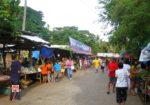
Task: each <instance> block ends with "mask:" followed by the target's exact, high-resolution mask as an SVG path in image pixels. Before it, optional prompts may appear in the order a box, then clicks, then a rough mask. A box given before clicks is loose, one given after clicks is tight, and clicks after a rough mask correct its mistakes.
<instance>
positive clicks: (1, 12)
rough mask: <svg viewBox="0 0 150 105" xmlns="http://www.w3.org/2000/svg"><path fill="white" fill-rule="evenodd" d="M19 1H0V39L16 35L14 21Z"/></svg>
mask: <svg viewBox="0 0 150 105" xmlns="http://www.w3.org/2000/svg"><path fill="white" fill-rule="evenodd" d="M19 3H20V0H0V38H1V39H2V38H4V37H6V38H8V37H13V36H16V35H17V30H16V21H17V20H18V18H17V15H18V13H19V6H18V5H19Z"/></svg>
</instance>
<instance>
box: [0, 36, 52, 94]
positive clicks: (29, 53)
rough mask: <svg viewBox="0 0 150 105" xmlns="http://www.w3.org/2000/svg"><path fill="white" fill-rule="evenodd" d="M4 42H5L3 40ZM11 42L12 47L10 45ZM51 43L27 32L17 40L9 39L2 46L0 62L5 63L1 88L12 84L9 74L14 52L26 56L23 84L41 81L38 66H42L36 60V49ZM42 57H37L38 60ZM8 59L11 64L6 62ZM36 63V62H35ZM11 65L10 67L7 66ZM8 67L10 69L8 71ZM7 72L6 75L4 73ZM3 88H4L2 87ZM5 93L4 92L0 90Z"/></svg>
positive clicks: (1, 77)
mask: <svg viewBox="0 0 150 105" xmlns="http://www.w3.org/2000/svg"><path fill="white" fill-rule="evenodd" d="M2 43H4V42H2ZM9 44H11V47H10V46H8V45H9ZM45 44H46V45H48V46H49V45H50V44H49V42H47V41H45V40H43V39H41V38H40V37H38V36H37V35H35V34H34V35H33V34H30V33H29V34H28V33H25V34H23V35H21V36H19V37H18V38H17V40H16V41H14V40H13V41H9V43H8V44H7V43H5V44H4V45H3V46H2V47H1V49H0V50H1V52H2V57H3V58H2V57H1V60H0V62H3V63H4V62H5V64H3V65H2V67H1V68H2V69H3V70H2V71H0V74H1V75H0V90H3V89H5V90H6V89H7V87H8V86H9V85H10V84H8V83H9V78H10V77H9V74H10V65H11V62H12V60H11V59H10V58H11V56H12V54H14V53H15V54H17V55H18V56H21V57H23V58H24V61H25V60H26V61H25V63H24V64H22V69H21V80H20V81H21V84H23V85H26V86H28V85H30V84H31V83H33V82H34V81H35V80H36V81H37V80H38V81H39V82H41V73H40V71H39V70H38V67H40V65H41V64H38V63H36V62H34V61H35V59H36V58H35V56H34V51H35V50H37V51H39V52H40V49H41V47H42V46H43V45H45ZM2 50H3V51H2ZM7 54H9V57H7ZM39 59H40V58H38V59H36V61H38V60H39ZM6 61H9V63H10V65H8V64H7V63H6ZM33 63H34V64H33ZM7 66H9V67H7ZM6 67H7V68H8V69H9V70H7V71H8V72H6ZM4 74H5V75H4ZM2 88H3V89H2ZM0 93H3V92H0Z"/></svg>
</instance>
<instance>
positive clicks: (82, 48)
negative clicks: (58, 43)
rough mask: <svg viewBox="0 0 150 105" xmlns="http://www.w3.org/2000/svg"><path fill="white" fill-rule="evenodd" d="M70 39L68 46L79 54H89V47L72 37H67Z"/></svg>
mask: <svg viewBox="0 0 150 105" xmlns="http://www.w3.org/2000/svg"><path fill="white" fill-rule="evenodd" d="M69 41H70V47H71V48H72V50H73V51H74V52H76V53H81V54H91V51H92V49H91V47H89V46H87V45H85V44H83V43H81V42H79V41H77V40H75V39H73V38H71V37H70V38H69Z"/></svg>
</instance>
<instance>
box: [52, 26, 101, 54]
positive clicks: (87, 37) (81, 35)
mask: <svg viewBox="0 0 150 105" xmlns="http://www.w3.org/2000/svg"><path fill="white" fill-rule="evenodd" d="M69 37H72V38H75V39H77V40H79V41H80V42H82V43H85V44H87V45H89V46H90V47H92V50H93V52H94V53H96V52H98V51H100V49H99V38H97V37H96V36H95V35H94V34H91V33H90V32H89V31H86V30H78V28H77V27H62V28H61V27H59V28H55V29H54V30H53V31H52V32H51V43H52V44H62V45H64V44H67V45H68V44H69Z"/></svg>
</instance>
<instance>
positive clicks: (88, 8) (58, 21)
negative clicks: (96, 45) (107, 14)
mask: <svg viewBox="0 0 150 105" xmlns="http://www.w3.org/2000/svg"><path fill="white" fill-rule="evenodd" d="M20 5H24V0H21V4H20ZM27 5H28V6H29V7H31V8H33V9H35V10H38V11H42V12H43V14H44V21H46V22H47V24H49V25H50V28H51V29H52V28H54V27H63V26H77V27H78V28H79V29H80V30H89V31H90V32H91V33H94V34H96V35H99V36H100V38H101V39H103V40H106V39H107V37H106V36H104V33H105V32H107V31H108V30H110V28H107V29H106V28H104V27H103V26H104V25H103V23H100V22H99V19H100V18H99V15H98V14H99V13H100V10H98V9H97V8H98V6H100V5H99V4H98V0H27Z"/></svg>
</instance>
